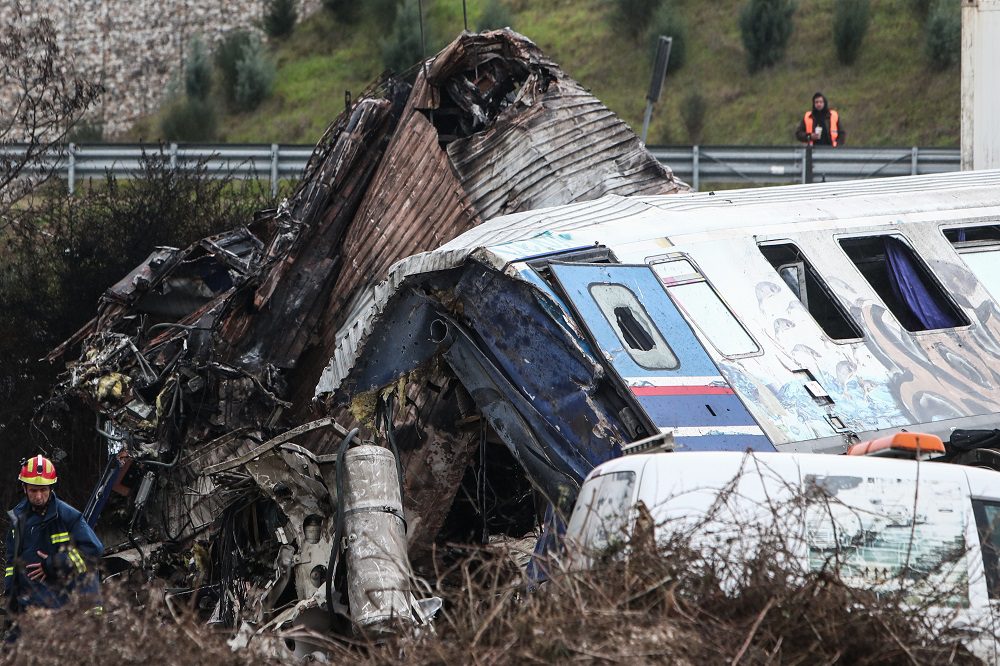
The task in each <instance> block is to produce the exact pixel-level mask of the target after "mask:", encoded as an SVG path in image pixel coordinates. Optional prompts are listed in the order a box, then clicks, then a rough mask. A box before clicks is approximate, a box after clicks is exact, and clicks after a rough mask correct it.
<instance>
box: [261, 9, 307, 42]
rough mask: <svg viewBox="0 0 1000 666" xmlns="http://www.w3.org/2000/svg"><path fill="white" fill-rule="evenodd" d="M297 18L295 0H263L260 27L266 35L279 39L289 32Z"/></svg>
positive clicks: (297, 12)
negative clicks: (262, 14)
mask: <svg viewBox="0 0 1000 666" xmlns="http://www.w3.org/2000/svg"><path fill="white" fill-rule="evenodd" d="M298 18H299V11H298V9H296V7H295V0H264V19H263V21H262V22H261V27H262V28H263V29H264V32H265V33H266V34H267V36H268V37H274V38H277V39H280V38H282V37H284V36H286V35H287V34H289V33H290V32H291V31H292V29H293V28H294V27H295V21H297V20H298Z"/></svg>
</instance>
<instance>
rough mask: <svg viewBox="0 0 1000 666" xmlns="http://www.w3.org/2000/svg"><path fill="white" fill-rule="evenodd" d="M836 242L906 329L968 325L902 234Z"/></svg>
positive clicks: (922, 329) (931, 328) (928, 329)
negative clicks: (900, 235) (901, 236)
mask: <svg viewBox="0 0 1000 666" xmlns="http://www.w3.org/2000/svg"><path fill="white" fill-rule="evenodd" d="M840 246H841V248H843V250H844V252H845V253H846V254H847V256H848V257H849V258H850V260H851V261H852V262H854V265H855V266H856V267H857V268H858V270H859V271H860V272H861V275H862V276H863V277H864V278H865V279H866V280H867V281H868V284H870V285H871V286H872V289H874V290H875V293H877V294H878V296H879V298H881V299H882V302H883V303H885V305H886V307H887V308H889V310H890V311H891V312H892V314H893V315H894V316H895V317H896V319H897V320H898V321H899V323H900V324H902V326H903V327H904V328H905V329H906V330H908V331H911V332H918V331H932V330H938V329H942V328H955V327H957V326H968V325H969V320H968V319H967V318H966V317H965V315H964V314H962V312H961V311H960V310H959V309H958V308H957V307H955V304H954V303H952V302H951V299H949V298H948V296H947V295H946V294H945V292H944V289H942V288H941V285H940V284H939V283H938V281H937V280H936V279H935V278H934V276H933V274H932V273H931V271H930V269H928V268H927V266H925V265H924V262H923V261H921V259H920V258H919V257H918V256H917V254H916V253H915V252H914V251H913V249H912V248H911V247H910V246H909V245H908V244H907V243H906V242H905V241H903V239H902V238H900V237H898V236H890V235H881V236H866V237H860V238H842V239H840Z"/></svg>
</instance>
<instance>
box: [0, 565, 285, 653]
mask: <svg viewBox="0 0 1000 666" xmlns="http://www.w3.org/2000/svg"><path fill="white" fill-rule="evenodd" d="M17 619H18V632H19V634H20V636H19V638H18V639H17V640H16V641H14V642H12V643H8V644H6V645H4V646H3V649H2V650H0V664H4V665H6V664H19V665H34V664H38V665H42V664H58V663H62V664H82V665H89V664H94V665H95V666H96V665H98V664H100V665H104V664H143V665H144V666H159V665H160V664H164V665H165V664H217V665H219V666H226V665H229V664H231V665H232V666H237V665H239V664H270V663H277V662H274V661H272V660H269V659H267V658H265V657H264V656H262V655H260V654H258V653H253V652H233V651H232V650H231V649H230V648H229V645H228V644H227V643H226V639H227V638H228V634H227V633H220V632H218V631H214V630H212V629H209V628H207V627H204V626H197V625H195V624H194V623H193V622H189V621H187V620H186V619H185V618H184V616H183V609H177V608H174V609H173V612H171V609H170V608H168V606H167V603H166V602H165V601H164V595H163V590H162V588H157V589H153V590H146V591H145V592H143V591H142V590H140V591H139V594H138V595H137V594H136V592H135V591H129V590H128V589H126V588H125V587H124V586H121V585H107V584H106V585H105V587H104V612H103V613H100V614H98V613H94V612H92V610H91V609H90V608H89V605H84V604H82V603H81V602H80V600H77V603H75V604H70V605H69V606H67V607H65V608H62V609H59V610H46V609H31V610H29V611H28V612H26V613H24V614H22V615H19V616H18V618H17Z"/></svg>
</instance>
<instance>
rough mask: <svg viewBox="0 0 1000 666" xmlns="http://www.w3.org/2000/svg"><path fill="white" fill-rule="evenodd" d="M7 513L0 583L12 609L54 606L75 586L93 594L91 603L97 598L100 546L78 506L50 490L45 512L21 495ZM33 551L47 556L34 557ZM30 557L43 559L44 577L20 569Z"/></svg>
mask: <svg viewBox="0 0 1000 666" xmlns="http://www.w3.org/2000/svg"><path fill="white" fill-rule="evenodd" d="M7 516H8V518H9V519H10V521H11V529H10V531H9V532H8V533H7V550H6V552H7V561H6V562H5V563H4V578H3V587H4V594H5V595H13V597H12V598H13V600H14V603H15V608H16V610H23V609H25V608H27V607H29V606H44V607H46V608H58V607H59V606H62V605H63V604H65V603H66V601H67V600H68V599H69V594H70V593H71V592H73V591H74V590H76V591H77V592H80V593H81V594H89V595H92V596H93V597H94V599H95V601H94V603H95V604H99V603H100V600H99V594H100V588H99V585H100V581H99V578H98V575H97V571H96V567H95V564H96V560H97V558H99V557H101V556H102V555H103V554H104V545H103V544H102V543H101V540H100V539H98V538H97V535H96V534H94V530H92V529H91V528H90V525H88V524H87V521H85V520H83V517H82V516H81V515H80V512H79V511H77V510H76V509H74V508H73V507H71V506H70V505H69V504H66V502H63V501H62V500H60V499H59V498H57V497H56V494H55V493H52V497H51V499H49V503H48V505H47V506H46V507H45V513H44V514H38V513H36V512H35V511H33V510H32V509H31V505H30V504H29V503H28V500H27V498H25V499H23V500H21V502H20V504H18V505H17V506H16V507H14V509H13V510H11V511H9V512H8V513H7ZM15 550H16V552H15ZM38 551H42V552H43V553H45V554H47V555H48V558H44V559H43V558H41V557H39V555H38ZM35 562H42V565H43V567H44V569H45V580H44V581H33V580H30V579H29V578H28V576H27V574H26V572H25V567H26V566H27V565H29V564H34V563H35ZM10 598H11V597H8V599H10Z"/></svg>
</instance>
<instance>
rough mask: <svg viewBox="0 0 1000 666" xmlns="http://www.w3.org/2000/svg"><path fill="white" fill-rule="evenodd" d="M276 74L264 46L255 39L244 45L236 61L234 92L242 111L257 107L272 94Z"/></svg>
mask: <svg viewBox="0 0 1000 666" xmlns="http://www.w3.org/2000/svg"><path fill="white" fill-rule="evenodd" d="M275 76H276V72H275V68H274V63H273V62H271V61H270V60H269V59H268V58H267V57H266V56H265V55H264V47H263V45H262V44H261V43H260V41H258V40H256V39H254V40H251V42H250V44H248V45H246V46H244V47H243V57H242V58H240V60H239V61H237V63H236V90H235V92H234V94H233V98H234V101H235V102H236V107H237V108H238V109H239V110H240V111H252V110H253V109H256V108H257V107H258V106H259V105H260V103H261V102H263V101H264V100H265V99H267V97H268V96H269V95H270V94H271V89H272V88H273V87H274V79H275Z"/></svg>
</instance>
